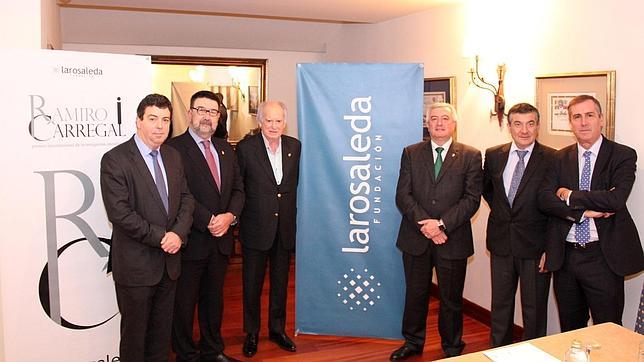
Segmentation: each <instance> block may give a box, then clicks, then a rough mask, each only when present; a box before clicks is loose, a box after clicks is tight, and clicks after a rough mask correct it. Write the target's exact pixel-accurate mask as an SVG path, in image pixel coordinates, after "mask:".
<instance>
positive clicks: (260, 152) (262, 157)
mask: <svg viewBox="0 0 644 362" xmlns="http://www.w3.org/2000/svg"><path fill="white" fill-rule="evenodd" d="M255 137H257V142H256V144H255V145H256V147H257V152H255V154H256V155H257V160H258V161H259V164H260V165H262V168H263V169H264V172H266V175H267V176H268V179H269V180H271V181H273V184H274V185H275V186H277V181H276V180H275V174H274V173H273V167H272V166H271V161H270V160H269V159H268V154H267V153H266V152H267V151H266V144H264V137H263V136H262V133H261V132H260V133H258V134H257V136H255ZM282 153H284V143H282ZM282 163H284V161H283V160H282ZM283 172H284V171H283V169H282V173H283Z"/></svg>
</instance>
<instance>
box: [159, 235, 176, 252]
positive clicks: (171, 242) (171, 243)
mask: <svg viewBox="0 0 644 362" xmlns="http://www.w3.org/2000/svg"><path fill="white" fill-rule="evenodd" d="M161 249H163V251H165V252H166V253H168V254H176V253H177V251H179V249H181V238H180V237H179V235H177V234H175V233H174V232H172V231H168V232H167V233H165V235H164V236H163V238H162V239H161Z"/></svg>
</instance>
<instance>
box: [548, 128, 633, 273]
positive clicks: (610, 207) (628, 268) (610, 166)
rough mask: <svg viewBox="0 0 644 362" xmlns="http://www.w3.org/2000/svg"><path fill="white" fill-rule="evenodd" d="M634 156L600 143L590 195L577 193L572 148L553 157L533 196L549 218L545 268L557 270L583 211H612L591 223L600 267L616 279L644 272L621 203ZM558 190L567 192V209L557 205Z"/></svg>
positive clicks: (630, 221)
mask: <svg viewBox="0 0 644 362" xmlns="http://www.w3.org/2000/svg"><path fill="white" fill-rule="evenodd" d="M636 162H637V153H636V152H635V150H634V149H632V148H630V147H627V146H624V145H621V144H619V143H615V142H613V141H610V140H608V139H606V138H604V140H603V141H602V144H601V148H600V149H599V154H598V155H597V160H596V162H595V168H594V169H593V174H592V178H591V182H590V191H577V190H579V163H578V152H577V144H573V145H570V146H568V147H566V148H563V149H561V150H559V151H557V153H556V154H555V162H554V165H553V167H552V168H551V169H550V171H549V172H548V173H547V175H546V177H545V179H544V180H543V183H542V185H541V190H540V192H539V207H540V208H541V210H543V211H544V212H545V213H547V214H549V215H551V216H553V217H552V218H551V220H550V223H549V227H548V241H547V245H546V254H547V255H546V267H547V268H548V270H552V271H555V270H559V269H560V268H561V266H562V265H563V262H564V256H565V250H566V249H565V247H564V246H565V244H564V243H565V242H566V235H568V232H569V231H570V228H571V227H572V224H573V223H579V222H580V220H581V217H582V215H583V213H584V211H585V210H594V211H601V212H614V213H615V215H613V216H611V217H609V218H596V219H595V225H596V226H597V233H598V234H599V243H600V247H601V250H602V253H603V255H604V258H606V262H607V264H608V266H609V267H610V269H611V270H612V271H613V272H615V274H617V275H621V276H625V275H629V274H634V273H637V272H639V271H641V270H642V268H643V267H644V255H643V254H642V245H641V244H640V238H639V234H638V233H637V228H636V227H635V223H634V222H633V219H632V218H631V215H630V213H629V212H628V209H627V208H626V200H627V199H628V195H629V194H630V193H631V189H632V188H633V183H634V182H635V164H636ZM559 187H566V188H568V189H570V190H573V192H572V195H571V197H570V206H567V205H566V202H565V201H561V200H559V198H557V196H556V195H555V192H556V191H557V189H558V188H559Z"/></svg>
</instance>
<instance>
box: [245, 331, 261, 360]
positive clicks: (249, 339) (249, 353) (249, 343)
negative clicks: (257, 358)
mask: <svg viewBox="0 0 644 362" xmlns="http://www.w3.org/2000/svg"><path fill="white" fill-rule="evenodd" d="M257 341H258V337H257V333H248V334H247V335H246V339H245V340H244V348H243V351H244V356H246V357H253V356H254V355H255V353H257Z"/></svg>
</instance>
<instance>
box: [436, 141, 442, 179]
mask: <svg viewBox="0 0 644 362" xmlns="http://www.w3.org/2000/svg"><path fill="white" fill-rule="evenodd" d="M442 152H443V147H436V160H434V180H436V179H438V173H439V172H441V167H442V166H443V157H442V156H441V153H442Z"/></svg>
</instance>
